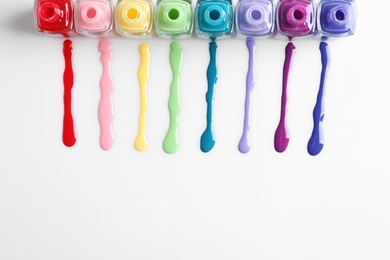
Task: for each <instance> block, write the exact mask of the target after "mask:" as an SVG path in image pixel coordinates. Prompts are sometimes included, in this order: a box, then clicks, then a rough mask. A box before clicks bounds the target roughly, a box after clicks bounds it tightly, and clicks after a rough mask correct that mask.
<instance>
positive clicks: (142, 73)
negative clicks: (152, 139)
mask: <svg viewBox="0 0 390 260" xmlns="http://www.w3.org/2000/svg"><path fill="white" fill-rule="evenodd" d="M139 53H140V64H139V69H138V81H139V86H140V114H139V119H138V134H137V137H136V138H135V141H134V148H135V149H136V150H137V151H140V152H142V151H144V150H145V149H146V148H147V147H148V141H147V139H146V133H145V130H146V111H147V108H148V103H147V91H146V87H147V85H148V81H149V61H150V51H149V45H148V44H146V43H143V44H141V45H140V47H139Z"/></svg>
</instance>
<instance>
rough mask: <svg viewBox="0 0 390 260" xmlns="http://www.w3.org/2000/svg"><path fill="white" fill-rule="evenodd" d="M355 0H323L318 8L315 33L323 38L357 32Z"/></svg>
mask: <svg viewBox="0 0 390 260" xmlns="http://www.w3.org/2000/svg"><path fill="white" fill-rule="evenodd" d="M355 27H356V2H355V0H321V1H320V3H319V5H318V10H317V29H316V33H315V35H316V36H317V37H321V38H329V37H345V36H350V35H353V34H354V33H355Z"/></svg>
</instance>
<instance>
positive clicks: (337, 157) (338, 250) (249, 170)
mask: <svg viewBox="0 0 390 260" xmlns="http://www.w3.org/2000/svg"><path fill="white" fill-rule="evenodd" d="M32 8H33V2H32V1H29V0H18V1H1V3H0V25H1V28H0V35H1V40H0V41H1V43H0V46H1V47H0V80H1V81H0V82H1V84H0V88H1V92H0V155H1V157H0V259H2V260H11V259H12V260H13V259H17V260H24V259H29V260H30V259H37V260H52V259H56V260H60V259H64V260H68V259H72V260H76V259H83V260H88V259H93V260H100V259H115V260H122V259H134V260H136V259H137V260H149V259H159V260H183V259H185V260H192V259H193V260H195V259H197V260H198V259H203V260H236V259H237V260H238V259H240V260H241V259H246V260H252V259H264V260H274V259H275V260H276V259H278V260H279V259H280V260H293V259H294V260H314V259H315V260H320V259H324V260H325V259H333V260H335V259H340V260H341V259H343V260H346V259H351V260H352V259H353V260H357V259H367V260H368V259H376V260H384V259H390V247H389V245H390V221H389V220H390V188H389V186H390V176H389V174H390V165H389V152H388V148H389V145H390V138H389V132H390V123H389V120H390V119H389V118H390V102H388V100H389V97H390V82H389V73H390V66H389V65H388V60H389V59H390V49H389V47H388V42H387V41H386V37H387V36H386V32H387V30H388V26H389V21H388V19H387V15H388V13H387V10H388V8H390V4H389V3H388V2H386V1H381V2H380V3H373V2H370V1H358V12H359V18H358V26H357V30H356V35H354V36H353V37H349V38H344V39H339V40H335V41H332V42H329V50H330V53H331V67H330V70H329V74H328V81H327V87H326V101H325V102H326V103H325V104H326V115H325V121H324V131H325V146H324V149H323V151H322V153H321V154H320V155H318V156H316V157H312V156H310V155H309V154H308V153H307V151H306V145H307V141H308V139H309V137H310V134H311V130H312V124H313V123H312V109H313V107H314V104H315V99H316V94H317V90H318V81H319V76H320V69H321V67H320V52H319V50H318V45H319V42H318V41H317V40H314V39H306V40H300V41H296V42H295V45H296V51H295V53H294V57H293V64H292V70H291V74H290V75H291V76H290V82H289V103H288V111H289V113H288V116H289V118H288V124H289V129H290V138H291V139H290V144H289V147H288V148H287V150H286V152H285V153H282V154H279V153H277V152H275V150H274V148H273V135H274V131H275V129H276V126H277V123H278V120H279V111H280V95H281V79H282V66H283V60H284V47H285V45H286V42H283V41H280V40H275V39H267V40H259V41H257V53H256V76H257V84H256V88H255V90H254V93H253V98H252V101H253V102H252V114H251V115H252V118H251V126H252V129H251V140H252V150H251V151H250V152H249V153H248V154H246V155H243V154H241V153H240V152H239V151H238V149H237V144H238V141H239V139H240V136H241V133H242V122H243V107H244V95H245V77H246V68H247V59H248V56H247V49H246V46H245V42H244V41H242V40H238V39H229V40H221V41H218V69H219V81H218V83H217V87H216V92H215V104H214V105H215V111H214V123H215V125H214V130H215V136H216V145H215V148H214V149H213V150H212V151H211V152H210V153H207V154H204V153H202V152H201V151H200V149H199V139H200V136H201V134H202V132H203V130H204V128H205V125H206V103H205V93H206V86H207V83H206V68H207V65H208V41H206V40H200V39H195V38H193V39H189V40H185V41H181V42H180V44H181V45H182V47H183V50H184V61H183V69H182V74H181V100H182V109H181V114H180V129H179V131H180V147H179V150H178V151H177V152H176V153H175V154H173V155H167V154H165V153H164V151H163V149H162V141H163V138H164V136H165V134H166V131H167V129H168V123H169V114H168V109H167V102H168V97H169V85H170V81H171V70H170V66H169V44H170V41H169V40H162V39H157V38H154V39H151V40H148V41H137V40H130V39H125V38H114V39H111V42H112V44H113V59H112V77H113V79H114V81H115V92H114V96H113V99H114V107H115V121H114V132H115V143H114V146H113V147H112V149H111V150H110V151H108V152H106V151H103V150H101V148H100V146H99V124H98V119H97V105H98V102H99V97H100V92H99V80H100V75H101V70H102V68H101V63H100V60H99V57H100V54H99V52H98V50H97V46H98V40H97V39H90V38H85V37H77V38H74V39H72V41H73V47H74V56H73V58H74V73H75V84H74V89H73V113H74V119H75V129H76V135H77V143H76V145H75V146H74V147H72V148H67V147H65V146H64V145H63V144H62V140H61V134H62V111H63V107H62V105H63V104H62V95H63V85H62V73H63V67H64V65H63V54H62V43H63V39H61V38H50V37H47V36H45V35H40V34H38V33H36V32H35V31H34V27H33V22H32V21H33V18H32V14H33V9H32ZM142 42H147V43H148V44H149V45H150V51H151V60H150V80H149V85H148V105H149V106H148V111H147V138H148V143H149V147H148V148H147V150H146V151H144V152H142V153H140V152H138V151H136V150H135V149H134V147H133V142H134V139H135V137H136V134H137V131H138V125H137V124H138V114H139V86H138V80H137V69H138V65H139V53H138V46H139V45H140V44H141V43H142Z"/></svg>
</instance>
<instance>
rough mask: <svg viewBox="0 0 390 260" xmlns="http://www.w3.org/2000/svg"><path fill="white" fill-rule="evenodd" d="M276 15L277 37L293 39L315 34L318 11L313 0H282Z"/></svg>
mask: <svg viewBox="0 0 390 260" xmlns="http://www.w3.org/2000/svg"><path fill="white" fill-rule="evenodd" d="M276 17H277V18H276V26H277V34H276V38H279V39H288V40H291V39H293V38H302V37H308V36H312V35H313V34H314V29H315V23H316V12H315V6H314V3H313V1H310V0H281V1H280V2H279V4H278V6H277V8H276Z"/></svg>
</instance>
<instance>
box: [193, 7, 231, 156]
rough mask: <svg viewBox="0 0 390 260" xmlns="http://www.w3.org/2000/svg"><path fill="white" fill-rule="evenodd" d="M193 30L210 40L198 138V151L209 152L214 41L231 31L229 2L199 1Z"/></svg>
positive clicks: (214, 70)
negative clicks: (204, 116)
mask: <svg viewBox="0 0 390 260" xmlns="http://www.w3.org/2000/svg"><path fill="white" fill-rule="evenodd" d="M195 29H196V35H197V36H198V37H199V38H206V39H210V40H211V42H210V44H209V52H210V61H209V66H208V68H207V72H206V75H207V93H206V102H207V125H206V129H205V131H204V132H203V134H202V136H201V138H200V149H201V150H202V152H205V153H206V152H209V151H211V150H212V149H213V147H214V145H215V138H214V134H213V125H212V122H213V100H214V88H215V85H216V83H217V79H218V72H217V43H216V39H224V38H228V37H230V36H231V34H232V29H233V7H232V3H231V1H230V0H200V1H198V2H197V4H196V7H195Z"/></svg>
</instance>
